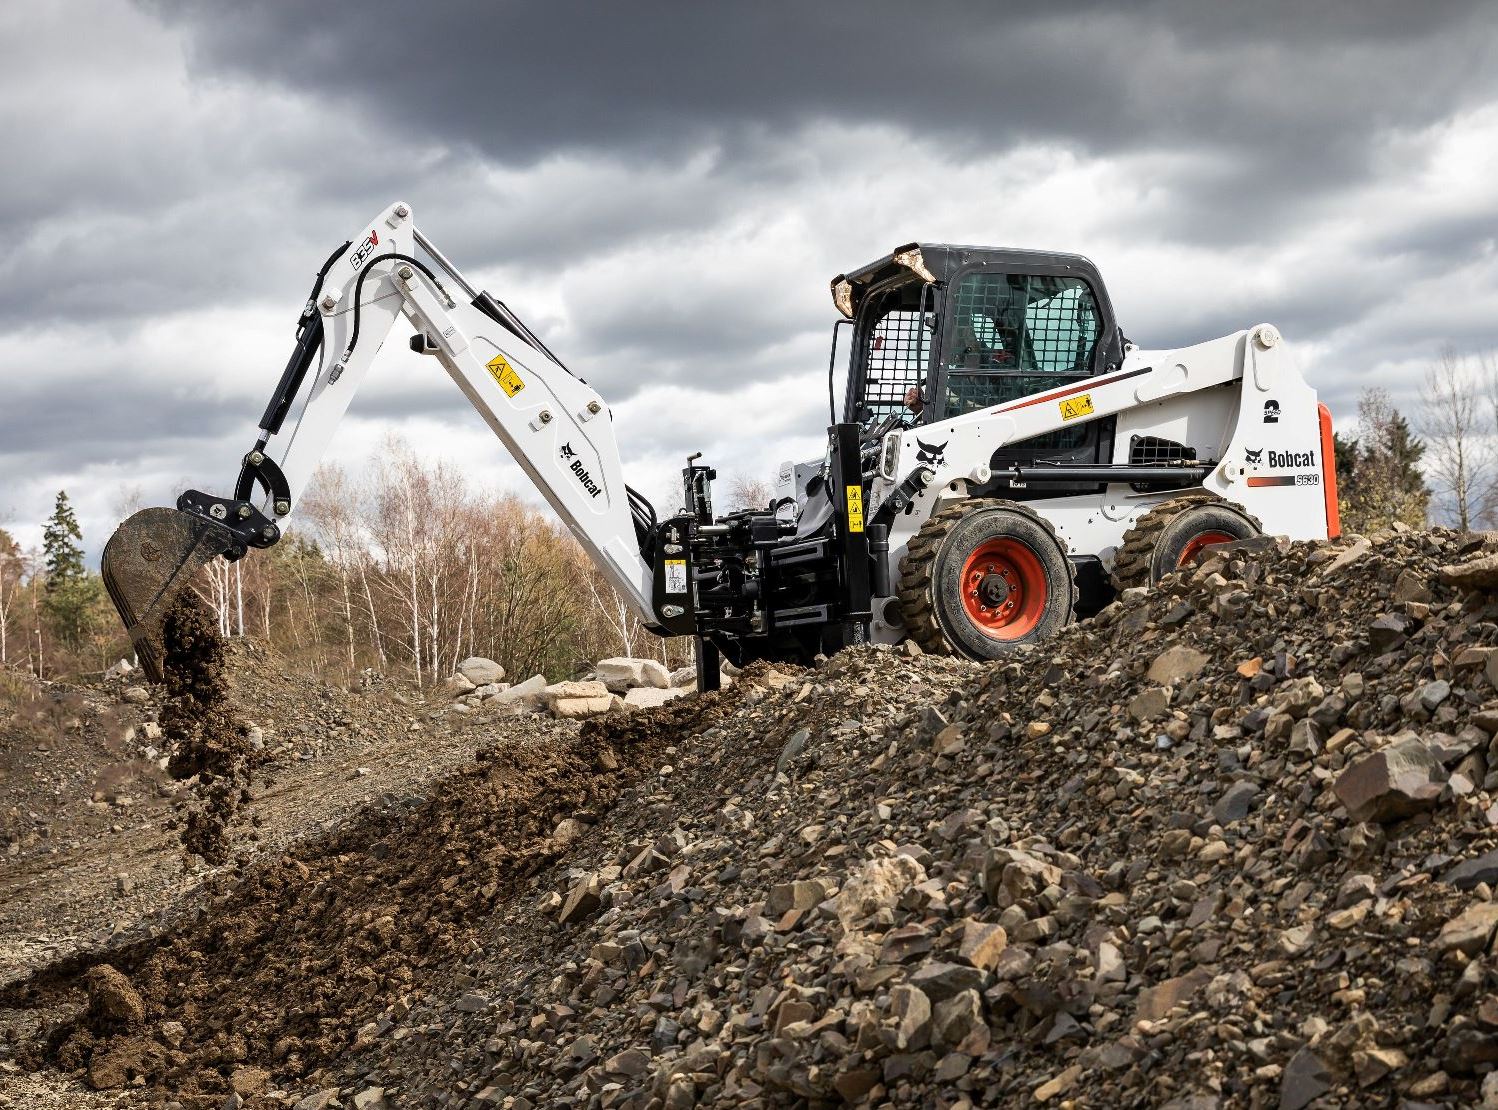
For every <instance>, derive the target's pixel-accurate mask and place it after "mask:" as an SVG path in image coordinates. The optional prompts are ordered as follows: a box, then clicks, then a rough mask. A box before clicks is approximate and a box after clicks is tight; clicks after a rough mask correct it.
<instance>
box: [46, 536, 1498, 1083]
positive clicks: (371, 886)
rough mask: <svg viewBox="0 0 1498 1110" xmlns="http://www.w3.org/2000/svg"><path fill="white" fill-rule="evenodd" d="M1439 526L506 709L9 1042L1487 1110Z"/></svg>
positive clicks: (198, 1076)
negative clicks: (1006, 639) (1045, 608)
mask: <svg viewBox="0 0 1498 1110" xmlns="http://www.w3.org/2000/svg"><path fill="white" fill-rule="evenodd" d="M1484 545H1485V540H1484V538H1483V537H1462V536H1458V535H1455V534H1452V533H1448V532H1434V533H1423V532H1409V531H1396V532H1393V533H1389V534H1384V535H1377V536H1373V537H1370V538H1368V539H1359V538H1351V539H1349V540H1346V541H1344V542H1342V543H1339V544H1334V545H1319V546H1316V545H1287V544H1280V543H1276V542H1275V541H1272V540H1258V541H1247V542H1245V543H1242V544H1237V545H1232V546H1231V547H1229V548H1227V549H1218V551H1217V553H1215V554H1213V555H1211V556H1210V557H1209V558H1208V560H1207V562H1206V563H1205V564H1203V565H1202V566H1200V567H1197V568H1194V569H1193V570H1191V571H1190V572H1188V573H1185V574H1183V575H1181V576H1177V577H1176V578H1173V579H1167V580H1166V582H1165V583H1163V584H1162V586H1161V587H1160V588H1158V589H1156V590H1154V591H1150V592H1144V591H1137V592H1136V591H1131V592H1130V593H1129V594H1127V595H1125V597H1124V598H1122V599H1121V600H1120V601H1119V602H1118V603H1117V604H1115V605H1114V606H1111V607H1110V608H1109V609H1107V610H1105V611H1104V612H1103V613H1102V614H1100V615H1099V616H1098V617H1096V618H1095V619H1093V620H1092V621H1090V622H1088V623H1086V624H1084V625H1079V626H1077V627H1075V628H1073V629H1070V630H1068V631H1067V632H1066V633H1064V634H1063V635H1062V636H1061V637H1060V638H1059V639H1058V640H1056V641H1053V642H1052V643H1051V644H1049V645H1047V646H1046V647H1045V648H1042V649H1036V650H1032V651H1030V652H1028V653H1026V654H1024V655H1022V656H1020V657H1018V658H1017V659H1014V660H1012V661H1008V662H1005V663H999V664H993V665H989V666H978V665H975V664H970V663H966V662H963V661H958V660H953V659H945V658H935V657H931V656H923V655H920V654H919V653H914V654H911V653H907V652H906V651H904V650H900V651H883V650H874V649H860V650H855V651H848V652H844V653H842V654H840V655H839V656H837V657H835V658H834V659H832V660H831V661H829V662H828V663H826V664H825V665H823V666H821V667H819V668H816V669H815V670H811V671H807V672H799V671H791V670H788V669H784V668H782V669H779V670H777V669H773V668H769V667H764V666H760V667H756V668H751V669H750V670H748V671H746V672H745V673H744V674H743V675H742V676H740V678H739V680H738V681H737V682H736V683H735V685H734V686H733V687H732V689H730V690H727V691H724V692H723V693H720V694H715V695H710V696H707V697H697V696H693V697H688V698H683V699H680V700H678V701H675V702H673V703H672V704H671V705H670V706H668V707H666V708H665V709H662V710H658V711H645V712H640V713H633V714H627V715H625V714H619V715H608V716H605V717H601V718H598V719H596V720H594V721H590V722H588V723H587V724H585V725H583V726H582V728H581V730H580V731H576V729H577V726H575V725H571V724H568V723H564V722H558V723H554V724H550V725H549V726H548V727H550V728H552V729H555V730H568V731H564V732H561V733H559V734H558V736H557V738H556V739H548V740H546V741H537V742H535V743H532V744H529V745H525V744H521V745H518V746H516V747H515V748H513V749H509V750H502V749H496V750H495V751H493V752H492V753H490V754H489V755H488V756H487V757H486V758H485V759H484V760H482V761H481V762H480V763H479V764H477V765H476V766H475V767H474V768H472V769H471V770H470V771H468V772H466V773H465V774H464V775H462V776H460V777H459V778H457V779H455V780H452V781H451V783H450V784H449V786H448V787H446V788H444V790H443V791H440V792H438V796H436V797H434V798H433V799H432V800H431V801H430V802H428V803H426V804H425V805H424V806H423V807H422V808H421V809H420V810H418V811H415V812H414V813H404V814H403V813H399V812H392V813H389V814H387V815H386V816H383V817H379V818H378V819H375V818H370V819H367V820H366V821H365V822H364V823H361V824H358V825H351V826H348V827H346V828H344V829H342V830H340V831H339V832H338V833H337V834H335V835H334V836H332V837H331V838H330V839H329V840H328V842H326V843H325V844H323V845H321V846H319V847H318V848H317V849H316V850H313V849H309V850H307V851H304V852H299V853H298V854H297V856H296V857H295V858H290V857H288V858H287V859H286V860H284V861H282V862H280V863H279V864H278V866H275V867H272V868H269V869H266V870H264V871H261V872H257V873H254V874H252V875H250V876H249V877H248V878H247V880H246V883H245V884H244V886H243V887H241V888H240V889H238V890H237V891H233V892H228V893H226V894H225V895H224V896H223V897H222V898H221V899H220V901H219V902H218V903H216V904H215V905H214V906H213V907H211V908H210V910H209V911H208V913H207V914H206V915H205V916H204V917H203V918H202V920H201V922H199V923H198V924H197V925H195V926H194V927H193V928H192V929H190V930H187V931H186V932H185V933H183V934H181V935H179V936H177V937H175V938H171V939H169V940H168V942H166V943H165V944H164V945H162V944H158V945H156V946H154V947H148V948H145V949H143V950H141V951H138V952H127V953H121V954H119V957H118V958H117V959H115V960H114V962H113V967H112V970H113V971H116V972H118V973H119V974H118V975H114V974H110V973H109V972H106V971H101V970H99V969H98V968H95V969H94V970H93V971H91V973H90V974H91V976H92V978H90V979H88V980H87V981H80V980H78V979H76V978H74V977H72V973H71V972H69V973H67V974H59V975H57V976H55V977H54V979H53V980H52V981H50V982H48V983H42V982H40V981H39V982H37V983H34V984H33V985H32V987H31V989H32V990H34V991H41V990H59V991H67V990H73V991H77V992H78V993H80V994H82V993H83V992H84V991H89V992H91V993H88V995H87V996H88V997H89V998H90V999H91V1000H92V1004H91V1007H90V1009H89V1010H88V1011H86V1012H85V1013H84V1014H83V1015H82V1016H81V1017H80V1018H78V1019H77V1020H76V1021H73V1022H70V1023H67V1024H64V1025H63V1026H61V1027H59V1028H58V1029H57V1030H56V1031H55V1033H54V1034H53V1036H52V1038H51V1041H50V1047H48V1048H45V1049H43V1048H38V1049H37V1050H36V1051H35V1054H34V1056H33V1059H34V1060H37V1061H39V1060H40V1059H41V1058H42V1057H43V1056H50V1058H51V1059H52V1060H54V1061H56V1062H58V1063H61V1064H62V1065H63V1066H65V1067H70V1068H74V1069H79V1070H80V1071H82V1072H84V1073H86V1074H89V1075H95V1073H97V1076H96V1078H97V1080H98V1082H99V1083H100V1085H105V1084H108V1083H111V1082H114V1081H116V1080H117V1081H118V1082H120V1083H126V1084H128V1083H132V1082H136V1081H138V1080H139V1081H141V1082H144V1083H145V1084H147V1085H148V1086H149V1087H150V1088H152V1089H154V1090H156V1091H157V1092H159V1098H160V1099H163V1100H164V1099H167V1098H171V1097H175V1098H177V1099H178V1100H179V1101H180V1102H181V1104H182V1105H193V1106H210V1105H211V1106H214V1107H218V1106H220V1105H224V1104H225V1099H226V1098H227V1099H228V1100H229V1102H230V1103H231V1104H232V1105H240V1104H243V1105H248V1106H252V1107H253V1106H284V1105H291V1106H296V1107H299V1108H300V1110H314V1108H318V1107H331V1106H341V1107H349V1106H356V1107H360V1108H362V1110H370V1108H372V1107H373V1108H378V1107H382V1106H388V1107H397V1106H399V1107H405V1106H451V1107H487V1106H497V1107H514V1108H521V1107H542V1106H578V1107H581V1106H608V1107H639V1108H647V1107H650V1108H656V1107H670V1108H684V1107H689V1106H694V1105H703V1104H711V1105H742V1106H780V1105H787V1106H789V1105H809V1106H837V1105H844V1104H866V1105H871V1106H872V1105H895V1106H912V1107H914V1106H940V1107H949V1108H957V1107H966V1106H979V1105H1009V1104H1015V1105H1027V1104H1030V1103H1032V1102H1033V1103H1038V1104H1055V1105H1075V1106H1100V1107H1102V1106H1106V1107H1113V1106H1136V1105H1138V1106H1160V1105H1168V1106H1176V1107H1183V1108H1184V1107H1193V1108H1194V1107H1203V1108H1205V1107H1214V1106H1278V1107H1281V1108H1288V1110H1299V1108H1300V1107H1305V1106H1331V1105H1394V1104H1399V1103H1401V1102H1402V1103H1403V1104H1404V1105H1408V1106H1418V1105H1462V1106H1470V1105H1478V1104H1483V1103H1484V1102H1487V1103H1488V1104H1491V1105H1495V1106H1498V1079H1490V1078H1489V1076H1491V1075H1493V1074H1495V1073H1494V1072H1493V1068H1494V1067H1495V1065H1498V992H1495V990H1494V984H1495V982H1498V978H1495V974H1494V972H1495V968H1498V960H1495V957H1494V954H1493V953H1492V952H1491V951H1490V948H1491V946H1492V943H1493V935H1494V932H1495V930H1498V902H1494V901H1493V889H1492V888H1493V886H1494V885H1495V884H1498V804H1495V799H1498V749H1495V747H1494V743H1493V737H1494V735H1495V733H1498V689H1495V687H1498V603H1495V601H1494V597H1493V596H1492V595H1490V593H1489V592H1488V591H1490V590H1493V589H1495V588H1498V556H1493V555H1491V554H1489V553H1488V551H1487V549H1486V548H1485V546H1484ZM523 720H524V719H517V721H516V726H517V727H519V726H520V724H521V722H522V721H523ZM531 727H539V723H536V722H533V723H532V725H531ZM1490 761H1492V765H1493V766H1494V768H1495V770H1494V772H1493V773H1490V772H1489V770H1488V767H1489V763H1490ZM125 988H129V991H131V992H134V994H135V995H136V996H137V998H138V1000H139V1003H140V1005H139V1008H138V1010H137V1007H136V1006H135V1000H134V999H132V998H131V997H130V994H129V993H127V992H126V990H125ZM111 1069H114V1070H113V1071H111ZM231 1092H232V1093H231ZM236 1100H237V1101H236Z"/></svg>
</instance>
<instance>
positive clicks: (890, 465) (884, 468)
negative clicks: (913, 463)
mask: <svg viewBox="0 0 1498 1110" xmlns="http://www.w3.org/2000/svg"><path fill="white" fill-rule="evenodd" d="M904 438H905V437H904V435H903V434H902V433H900V432H897V431H896V432H890V433H889V434H888V435H886V436H885V437H884V452H883V454H881V455H880V456H879V474H880V476H881V477H883V478H888V479H889V480H890V481H891V482H893V481H894V480H895V468H896V467H897V466H899V465H900V444H901V442H902V441H903V440H904Z"/></svg>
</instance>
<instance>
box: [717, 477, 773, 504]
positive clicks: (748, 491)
mask: <svg viewBox="0 0 1498 1110" xmlns="http://www.w3.org/2000/svg"><path fill="white" fill-rule="evenodd" d="M774 493H775V487H774V486H772V485H770V483H769V482H767V481H765V480H764V479H763V478H749V477H746V476H744V475H743V474H735V475H734V476H733V477H732V478H730V479H729V480H728V508H729V511H730V512H732V511H733V510H734V509H763V508H767V507H768V506H769V504H770V498H771V496H773V495H774Z"/></svg>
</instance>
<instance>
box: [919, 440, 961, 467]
mask: <svg viewBox="0 0 1498 1110" xmlns="http://www.w3.org/2000/svg"><path fill="white" fill-rule="evenodd" d="M951 442H952V441H951V440H950V439H949V440H946V441H944V442H942V443H926V442H924V441H922V440H919V439H917V440H916V441H915V445H916V448H917V450H916V453H915V460H916V462H923V463H925V464H926V465H928V466H940V465H941V464H942V463H944V462H946V461H947V444H948V443H951Z"/></svg>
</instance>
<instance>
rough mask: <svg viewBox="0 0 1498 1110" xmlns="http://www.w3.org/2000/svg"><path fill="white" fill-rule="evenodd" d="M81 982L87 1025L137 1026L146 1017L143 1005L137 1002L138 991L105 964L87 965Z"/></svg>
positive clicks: (138, 998) (138, 999)
mask: <svg viewBox="0 0 1498 1110" xmlns="http://www.w3.org/2000/svg"><path fill="white" fill-rule="evenodd" d="M83 985H84V988H85V989H86V990H87V991H88V1017H89V1023H90V1024H91V1025H95V1026H100V1027H108V1026H118V1025H127V1026H128V1025H139V1024H140V1023H141V1022H143V1021H145V1020H146V1004H145V1003H144V1002H142V1001H141V997H140V992H139V991H137V990H136V989H135V987H134V986H132V985H131V983H130V980H129V979H127V978H126V977H125V976H124V975H122V974H120V972H119V971H117V970H116V969H115V968H113V967H111V966H110V965H109V964H99V965H98V966H97V967H92V968H89V970H88V973H87V974H85V975H84V977H83Z"/></svg>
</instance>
